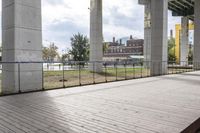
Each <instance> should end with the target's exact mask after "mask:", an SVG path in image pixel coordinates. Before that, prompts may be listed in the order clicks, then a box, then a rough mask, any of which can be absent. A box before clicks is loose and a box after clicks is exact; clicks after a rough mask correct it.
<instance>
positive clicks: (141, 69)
mask: <svg viewBox="0 0 200 133" xmlns="http://www.w3.org/2000/svg"><path fill="white" fill-rule="evenodd" d="M140 67H141V68H140V71H141V75H140V76H141V78H143V66H142V62H140Z"/></svg>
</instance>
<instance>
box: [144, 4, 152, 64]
mask: <svg viewBox="0 0 200 133" xmlns="http://www.w3.org/2000/svg"><path fill="white" fill-rule="evenodd" d="M144 61H145V62H146V63H145V64H146V66H147V67H148V68H149V67H150V61H151V3H150V1H149V2H148V3H147V4H146V5H145V18H144Z"/></svg>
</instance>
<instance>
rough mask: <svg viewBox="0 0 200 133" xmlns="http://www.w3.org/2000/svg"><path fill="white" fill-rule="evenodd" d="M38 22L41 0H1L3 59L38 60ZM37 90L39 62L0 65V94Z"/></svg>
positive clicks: (40, 87) (40, 32)
mask: <svg viewBox="0 0 200 133" xmlns="http://www.w3.org/2000/svg"><path fill="white" fill-rule="evenodd" d="M41 25H42V24H41V0H2V47H3V54H2V57H3V58H2V60H3V62H33V61H35V62H36V61H37V62H38V61H42V30H41V29H42V27H41ZM19 70H20V72H19ZM39 89H42V64H41V63H40V64H35V63H30V64H20V65H18V64H14V63H9V64H8V63H6V64H3V72H2V93H4V94H7V93H16V92H19V91H21V92H27V91H35V90H39Z"/></svg>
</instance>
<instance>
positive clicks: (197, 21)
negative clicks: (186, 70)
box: [194, 0, 200, 70]
mask: <svg viewBox="0 0 200 133" xmlns="http://www.w3.org/2000/svg"><path fill="white" fill-rule="evenodd" d="M199 7H200V0H195V6H194V12H195V15H194V68H195V69H198V70H199V69H200V37H199V36H200V8H199Z"/></svg>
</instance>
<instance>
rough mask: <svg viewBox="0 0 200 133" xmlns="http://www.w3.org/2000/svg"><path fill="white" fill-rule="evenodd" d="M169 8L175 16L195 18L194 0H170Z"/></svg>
mask: <svg viewBox="0 0 200 133" xmlns="http://www.w3.org/2000/svg"><path fill="white" fill-rule="evenodd" d="M169 10H171V11H172V15H173V16H188V17H189V19H190V20H194V0H169Z"/></svg>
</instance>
